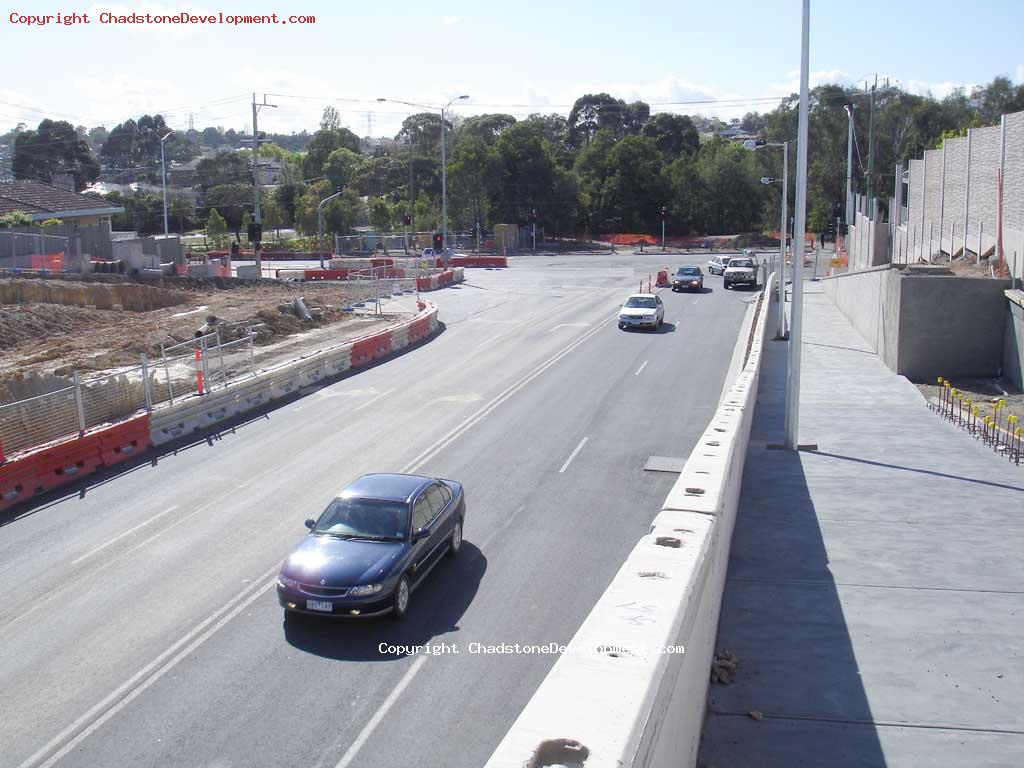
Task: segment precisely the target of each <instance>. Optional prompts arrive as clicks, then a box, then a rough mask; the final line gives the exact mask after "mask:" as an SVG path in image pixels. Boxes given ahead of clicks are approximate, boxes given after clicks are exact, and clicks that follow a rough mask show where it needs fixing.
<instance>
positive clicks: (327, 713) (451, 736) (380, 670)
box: [0, 254, 751, 768]
mask: <svg viewBox="0 0 1024 768" xmlns="http://www.w3.org/2000/svg"><path fill="white" fill-rule="evenodd" d="M663 261H665V259H664V258H663V257H658V256H657V255H655V256H646V255H645V256H633V255H628V256H625V255H622V254H618V255H610V254H609V255H602V256H545V255H537V256H527V257H519V258H515V259H513V260H512V261H511V263H512V266H511V267H510V268H509V269H507V270H495V271H490V270H467V281H466V283H464V284H463V285H461V286H458V287H455V288H450V289H447V290H444V291H441V292H438V293H434V294H432V295H431V298H432V299H433V300H436V301H437V303H438V305H439V306H440V317H441V320H442V322H443V323H444V325H445V327H444V329H443V331H442V332H441V333H440V334H439V335H438V336H437V337H435V338H434V339H433V340H431V341H430V342H429V343H427V344H425V345H422V346H420V347H418V348H416V349H414V350H412V351H410V352H408V353H406V354H403V355H400V356H398V357H396V358H394V359H392V360H389V361H387V362H385V363H383V364H380V365H377V366H375V367H373V368H370V369H367V370H363V371H361V372H359V373H357V374H356V375H353V376H350V377H348V378H346V379H343V380H341V381H338V382H336V383H334V384H332V385H329V386H327V387H324V388H321V389H318V390H316V391H314V392H312V393H310V394H308V395H307V396H306V397H303V398H300V399H296V400H293V401H291V402H288V403H286V404H284V405H282V406H280V407H278V408H276V409H274V410H271V411H269V412H268V413H266V414H264V415H260V416H258V417H253V418H251V419H249V420H247V421H246V422H244V423H242V424H239V425H237V426H236V427H235V428H234V429H231V430H228V431H225V432H223V433H220V434H217V435H212V436H209V437H206V438H203V439H198V440H194V441H193V442H191V443H190V444H187V445H182V446H178V447H177V449H176V450H175V451H174V452H171V453H166V454H165V455H162V456H160V457H159V458H158V459H157V460H156V461H155V462H146V463H141V464H140V465H138V466H135V467H132V468H131V469H129V470H127V471H122V472H119V473H116V474H112V475H111V476H109V477H103V478H101V479H99V480H97V481H90V482H88V483H87V484H86V485H84V486H82V487H81V488H76V489H73V490H71V491H69V492H67V493H66V494H64V495H63V496H62V497H60V498H58V499H53V500H47V501H46V502H45V503H42V504H40V505H37V506H36V507H35V508H30V509H19V510H15V514H13V515H8V516H6V517H3V518H0V649H2V652H0V691H2V696H0V708H2V717H0V745H3V746H2V749H0V765H2V766H5V767H6V766H12V767H15V768H27V767H28V766H43V765H46V766H49V765H58V764H59V765H61V766H120V765H125V766H127V765H132V766H154V765H160V766H218V767H227V766H246V767H248V766H328V767H329V768H334V767H335V766H337V767H338V768H345V767H346V766H349V765H351V766H355V767H364V768H366V767H369V766H388V767H393V766H399V765H418V766H426V767H429V766H452V767H458V766H467V767H469V766H479V765H482V764H483V763H484V762H485V761H486V759H487V757H488V756H489V755H490V753H491V752H492V750H493V748H494V747H495V746H496V745H497V743H498V742H499V741H500V739H501V738H502V736H503V735H504V734H505V732H506V730H507V729H508V727H509V726H510V725H511V723H512V722H513V720H514V719H515V717H516V716H517V715H518V713H519V712H520V710H521V709H522V707H523V706H524V705H525V703H526V702H527V701H528V700H529V698H530V696H531V695H532V693H533V691H534V690H535V689H536V687H537V685H538V684H539V683H540V682H541V681H542V680H543V678H544V676H545V675H546V674H547V672H548V670H549V669H550V668H551V666H552V665H553V664H554V662H555V659H556V657H555V656H554V655H552V654H541V653H526V654H518V655H517V654H514V653H473V652H471V651H472V650H474V648H475V646H472V644H473V643H480V644H484V645H495V644H515V643H520V644H543V643H565V642H567V641H568V640H569V639H570V638H571V637H572V635H573V634H574V633H575V630H576V629H577V628H578V626H579V625H580V623H581V622H582V620H583V619H584V618H585V617H586V615H587V613H588V612H589V611H590V610H591V607H592V606H593V604H594V602H595V601H596V599H597V598H598V596H599V595H600V594H601V593H602V591H603V590H604V589H605V587H606V586H607V584H608V583H609V581H610V580H611V578H612V577H613V575H614V574H615V572H616V571H617V570H618V568H619V566H620V564H621V562H622V560H623V558H624V557H625V555H626V553H627V552H628V551H629V550H630V548H631V547H632V546H633V545H634V544H635V542H636V539H637V538H638V537H639V536H641V535H642V534H643V533H644V532H645V531H646V530H647V526H648V524H649V522H650V520H651V519H652V518H653V517H654V515H655V514H656V513H657V511H658V509H659V507H660V504H661V502H662V500H663V499H664V497H665V495H666V494H667V492H668V490H669V488H670V487H671V485H672V483H673V482H674V481H675V478H676V476H675V475H671V474H665V473H647V472H644V471H643V469H642V468H643V466H644V464H645V463H646V461H647V459H648V457H649V456H651V455H657V456H679V457H685V456H686V455H688V453H689V452H690V450H691V448H692V447H693V444H694V442H695V440H696V438H697V436H698V435H699V434H700V433H701V431H702V430H703V429H704V427H705V426H706V424H707V422H708V420H709V418H710V416H711V414H712V413H713V411H714V408H715V406H716V404H717V402H718V398H719V394H720V390H721V387H722V383H723V378H724V376H725V373H726V370H727V368H728V366H729V360H730V357H731V354H732V350H733V346H734V343H735V340H736V336H737V332H738V330H739V326H740V324H741V321H742V318H743V314H744V312H745V310H746V305H745V303H744V300H745V299H748V298H749V297H750V296H751V294H749V293H744V292H742V291H737V292H734V291H724V290H722V288H721V278H716V277H709V279H708V286H709V288H710V290H706V292H705V293H703V294H700V295H694V294H673V293H672V292H671V291H667V290H666V291H662V296H663V300H664V302H665V304H666V310H667V312H666V321H667V322H666V325H665V326H664V328H663V329H662V330H661V331H659V332H657V333H650V332H623V331H619V330H618V328H617V327H616V324H615V321H614V316H615V314H616V310H617V309H618V306H619V305H620V303H621V301H622V300H623V298H624V297H625V295H627V294H628V293H629V292H630V291H633V290H636V289H637V287H638V282H639V280H640V279H641V277H643V278H644V279H646V276H647V275H648V274H653V273H656V271H657V268H658V267H659V266H664V264H663V263H662V262H663ZM684 263H701V260H700V259H699V257H697V256H694V257H673V259H672V261H671V264H670V266H672V267H675V266H677V265H679V264H684ZM368 471H407V472H408V471H415V472H419V473H423V474H432V475H436V476H441V477H450V478H455V479H458V480H460V481H461V482H463V483H464V484H465V487H466V492H467V505H468V512H467V520H466V531H465V534H466V545H465V546H464V548H463V551H462V553H461V554H460V556H459V557H458V558H457V559H455V560H448V561H445V562H443V563H441V564H440V565H439V566H438V567H437V568H436V569H435V570H434V572H433V573H432V574H431V576H430V577H429V578H428V579H427V580H426V581H425V582H424V584H423V586H422V587H421V588H420V589H419V590H417V591H416V592H415V593H414V594H413V599H412V604H411V607H410V612H409V615H408V617H407V620H406V621H405V622H403V623H401V624H398V623H394V622H390V621H387V620H384V621H376V622H364V623H334V622H327V621H316V620H299V621H294V620H289V621H287V622H286V621H284V620H283V617H282V611H281V610H280V608H279V607H278V605H277V601H276V596H275V594H274V591H273V583H274V577H275V576H276V572H277V569H278V567H279V565H280V563H281V561H282V560H283V559H284V558H285V557H286V556H287V555H288V553H289V552H290V550H291V548H292V547H293V546H294V544H295V543H296V542H298V541H299V540H300V539H301V538H302V536H303V535H304V533H305V529H304V528H303V526H302V521H303V520H304V519H305V518H306V517H311V516H313V517H315V516H316V515H317V514H318V513H319V512H320V510H321V509H322V508H323V507H324V506H325V505H326V503H327V502H328V501H329V500H330V498H331V497H332V495H333V494H334V493H335V492H336V491H337V490H338V489H340V488H341V487H342V486H344V485H345V484H346V483H347V482H349V481H350V480H351V479H353V478H354V477H356V476H357V475H359V474H361V473H363V472H368ZM381 644H384V645H385V646H395V645H421V644H433V645H434V646H435V647H442V648H446V649H447V650H448V651H449V652H448V653H446V654H442V655H428V654H423V653H419V654H408V653H403V652H395V651H393V650H390V651H389V650H388V649H385V652H383V653H382V652H381V651H380V647H381ZM441 644H446V645H445V646H441ZM456 648H457V649H458V651H459V652H458V653H454V652H451V651H452V649H456ZM571 703H572V691H566V704H567V706H571Z"/></svg>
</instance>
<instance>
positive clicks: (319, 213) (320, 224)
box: [316, 189, 342, 269]
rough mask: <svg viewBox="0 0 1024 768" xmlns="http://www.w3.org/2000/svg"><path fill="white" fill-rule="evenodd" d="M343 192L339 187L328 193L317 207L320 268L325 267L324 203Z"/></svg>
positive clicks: (317, 248) (317, 243)
mask: <svg viewBox="0 0 1024 768" xmlns="http://www.w3.org/2000/svg"><path fill="white" fill-rule="evenodd" d="M341 193H342V190H340V189H339V190H338V191H337V192H335V193H334V194H333V195H328V196H327V197H325V198H324V199H323V200H321V201H320V204H319V205H317V207H316V251H317V254H318V255H319V256H320V269H323V268H324V247H323V239H324V204H325V203H326V202H328V201H329V200H333V199H334V198H336V197H337V196H338V195H340V194H341Z"/></svg>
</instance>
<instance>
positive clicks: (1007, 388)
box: [917, 378, 1024, 423]
mask: <svg viewBox="0 0 1024 768" xmlns="http://www.w3.org/2000/svg"><path fill="white" fill-rule="evenodd" d="M949 381H950V385H951V386H953V387H955V388H956V389H957V391H959V392H963V393H964V397H966V398H968V399H970V400H972V401H974V403H975V404H976V405H978V406H979V407H978V413H980V414H981V415H983V416H991V415H992V413H993V411H992V406H993V404H994V403H996V402H998V401H1000V400H1005V401H1006V410H1005V412H1004V413H1003V416H1004V418H1005V417H1006V416H1016V417H1017V418H1018V419H1020V420H1021V422H1022V423H1024V393H1022V392H1020V391H1019V390H1017V389H1016V388H1015V387H1014V386H1013V384H1012V383H1011V382H1009V381H1007V380H1006V379H966V378H965V379H956V380H954V379H950V380H949ZM917 388H918V389H919V390H921V393H922V394H923V395H924V396H925V399H930V398H938V397H939V386H938V384H918V385H917Z"/></svg>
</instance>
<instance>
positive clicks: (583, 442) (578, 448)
mask: <svg viewBox="0 0 1024 768" xmlns="http://www.w3.org/2000/svg"><path fill="white" fill-rule="evenodd" d="M644 365H646V363H644ZM589 439H590V438H589V437H584V438H583V439H582V440H580V444H579V445H577V446H576V450H575V451H573V452H572V453H570V454H569V458H568V459H566V460H565V464H563V465H562V468H561V469H560V470H558V474H562V473H563V472H565V470H567V469H568V468H569V465H570V464H572V460H573V459H575V458H576V454H577V453H579V452H580V451H582V450H583V446H584V445H586V444H587V440H589Z"/></svg>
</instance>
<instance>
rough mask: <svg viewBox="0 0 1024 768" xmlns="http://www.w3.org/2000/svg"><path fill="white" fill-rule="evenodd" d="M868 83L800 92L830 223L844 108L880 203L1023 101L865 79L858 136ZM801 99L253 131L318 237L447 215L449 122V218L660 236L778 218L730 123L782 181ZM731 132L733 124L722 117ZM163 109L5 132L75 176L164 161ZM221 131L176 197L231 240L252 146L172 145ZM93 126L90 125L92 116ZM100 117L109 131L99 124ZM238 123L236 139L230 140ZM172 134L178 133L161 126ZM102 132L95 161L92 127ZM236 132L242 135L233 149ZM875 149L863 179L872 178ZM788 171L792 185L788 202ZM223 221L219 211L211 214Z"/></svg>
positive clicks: (271, 208) (756, 159) (609, 105)
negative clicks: (395, 128) (927, 162)
mask: <svg viewBox="0 0 1024 768" xmlns="http://www.w3.org/2000/svg"><path fill="white" fill-rule="evenodd" d="M869 98H870V95H869V93H867V92H865V91H864V90H863V89H854V88H848V87H843V86H839V85H823V86H819V87H817V88H815V89H813V90H812V91H811V94H810V115H809V117H810V120H809V144H808V196H807V199H808V227H809V229H810V230H811V231H817V230H819V229H821V228H824V226H825V222H826V221H827V218H828V216H829V215H830V211H831V210H832V206H833V205H834V204H835V203H836V202H838V201H842V200H843V198H844V195H845V182H846V137H847V112H846V107H847V106H848V105H849V106H851V107H852V109H853V114H854V125H855V134H856V137H857V144H856V150H855V152H854V169H853V179H854V182H853V184H854V190H855V191H858V192H865V191H867V189H868V186H869V182H870V188H871V190H872V192H873V194H876V195H878V196H879V197H881V198H882V199H883V201H884V200H885V199H886V198H888V197H889V196H890V195H891V194H892V190H893V170H894V166H895V164H896V163H897V162H905V161H906V160H908V159H909V158H911V157H919V156H920V155H921V153H922V152H923V151H924V150H925V149H929V148H933V147H935V146H937V145H939V144H941V141H942V140H943V139H944V137H949V136H956V135H961V134H962V133H963V132H964V131H965V130H966V129H967V128H970V127H972V126H980V125H989V124H994V123H997V122H998V120H999V116H1000V115H1001V114H1003V113H1007V112H1013V111H1019V110H1024V85H1015V84H1013V83H1012V82H1011V81H1010V80H1009V79H1007V78H1005V77H997V78H995V79H994V80H993V81H992V82H991V83H989V84H988V85H986V86H983V87H980V88H976V89H974V90H973V91H971V92H970V93H966V92H964V91H962V90H960V91H955V92H954V93H952V94H951V95H949V96H947V97H945V98H943V99H936V98H933V97H931V96H921V95H916V94H912V93H909V92H907V91H904V90H902V89H899V88H882V89H879V90H878V91H877V92H876V93H875V99H874V101H875V104H874V131H873V134H872V135H871V136H870V137H869V130H868V124H869V120H870V112H871V109H870V101H869ZM797 108H798V99H797V96H796V95H793V96H791V97H789V98H787V99H784V100H783V101H782V103H781V104H780V105H779V106H778V107H777V108H776V109H774V110H771V111H770V112H765V113H757V112H751V113H749V114H747V115H745V116H744V117H743V118H742V119H739V120H735V121H733V123H732V124H731V125H727V124H725V123H722V122H721V121H718V120H716V119H714V118H706V117H701V116H687V115H679V114H673V113H666V112H662V113H656V114H653V115H652V114H651V111H650V107H649V106H648V105H647V104H645V103H644V102H641V101H636V102H631V103H627V102H625V101H623V100H621V99H617V98H615V97H613V96H611V95H609V94H605V93H599V94H587V95H585V96H582V97H580V98H579V99H577V100H576V102H575V104H574V106H573V108H572V110H571V111H570V113H569V114H568V115H567V116H563V115H558V114H532V115H529V116H528V117H527V118H525V119H518V120H517V119H516V118H515V117H513V116H512V115H508V114H502V113H496V114H484V115H476V116H472V117H466V118H455V119H450V120H449V119H446V120H445V123H444V125H443V126H442V123H441V117H440V115H439V114H438V113H430V112H425V113H421V114H415V115H411V116H410V117H408V118H407V119H406V120H405V121H404V122H403V124H402V127H401V130H400V131H399V132H398V134H397V135H396V136H395V137H394V138H393V140H388V141H384V142H380V143H378V144H377V145H376V146H375V147H374V148H373V149H372V152H371V153H369V154H368V153H367V152H365V151H364V148H365V146H366V142H364V141H361V140H360V139H359V137H358V136H356V135H355V134H354V133H353V132H352V131H350V130H349V129H347V128H345V127H343V126H342V125H341V120H340V116H339V115H338V113H337V112H336V111H335V110H334V109H333V108H331V107H329V108H327V109H326V110H325V111H324V114H323V118H322V119H321V122H320V126H319V128H318V130H316V131H315V132H313V133H312V134H307V133H306V132H302V134H292V136H291V138H290V139H289V138H288V137H280V136H264V138H265V139H267V140H268V143H265V144H263V145H261V147H260V155H261V156H262V157H264V158H267V159H274V160H276V161H277V162H278V163H279V164H280V165H281V172H280V174H279V176H278V178H277V180H276V182H277V183H276V184H275V185H274V187H273V189H267V190H266V191H265V193H264V197H263V211H262V212H263V216H264V231H270V232H272V231H273V230H275V229H278V228H282V227H289V228H290V227H295V228H296V229H298V230H299V231H300V232H302V233H305V234H313V233H315V232H316V230H317V205H318V203H319V202H320V200H322V199H324V198H325V197H327V196H328V195H331V194H333V193H335V192H340V194H339V195H338V196H337V197H335V198H334V199H333V200H332V201H331V202H330V203H328V204H327V205H325V207H324V225H325V230H326V231H327V232H329V233H332V234H333V233H347V232H350V231H351V230H352V228H353V227H356V226H360V225H367V224H369V225H372V226H374V227H375V228H377V229H383V230H394V229H399V230H400V229H401V228H402V226H403V223H402V222H403V219H404V217H405V216H410V217H412V219H413V227H414V228H415V229H416V230H420V231H424V230H432V229H436V228H438V227H439V226H440V218H441V216H440V213H441V211H440V208H441V166H440V146H439V145H440V136H441V131H442V128H443V130H444V132H445V142H446V146H447V149H448V165H447V173H448V179H447V182H448V216H449V226H450V227H452V228H456V229H470V228H472V227H475V226H476V225H477V224H480V225H482V226H484V227H490V226H493V225H494V224H495V223H513V224H514V223H518V224H528V223H530V222H531V221H534V220H536V221H537V223H538V224H539V225H540V226H542V227H544V228H545V229H546V230H547V232H548V233H549V234H560V235H578V234H584V233H588V234H602V233H615V232H637V233H656V232H657V231H659V229H660V218H659V213H660V210H661V208H662V206H664V207H665V208H666V209H667V210H668V217H667V227H666V228H667V231H668V233H669V234H673V235H677V234H678V235H685V234H690V233H701V234H736V233H741V232H751V231H756V230H760V229H775V228H776V227H777V224H776V222H777V220H778V215H779V202H780V201H779V194H778V191H777V189H776V188H774V187H769V186H765V185H762V184H761V183H760V178H761V177H762V176H774V177H780V176H781V175H782V174H781V167H780V166H781V152H778V151H774V150H763V151H757V152H751V151H748V150H747V149H745V148H744V147H743V145H742V143H741V142H740V141H736V140H735V139H734V138H733V137H734V135H735V134H736V133H740V132H742V133H745V134H747V135H753V136H757V137H760V138H763V139H765V140H766V141H768V142H781V141H787V140H788V141H790V143H791V152H790V153H789V154H790V168H789V172H790V175H791V178H792V176H793V174H794V173H795V165H796V142H795V137H796V128H797V112H798V109H797ZM725 128H733V129H738V130H734V131H724V133H725V136H723V135H719V134H721V133H723V130H724V129H725ZM165 129H166V125H165V124H164V122H163V118H162V117H160V116H152V117H151V116H148V115H145V116H142V117H141V118H140V119H139V120H137V121H126V122H125V123H122V124H121V125H119V126H116V127H115V128H114V129H113V130H111V131H109V132H107V133H106V134H105V135H103V136H100V135H98V134H97V135H96V136H95V139H90V136H92V135H93V131H85V129H84V128H82V127H81V126H80V127H79V128H78V129H75V128H73V127H72V126H71V125H70V124H69V123H61V122H59V121H56V122H55V121H50V120H45V121H43V123H41V124H40V126H39V128H37V129H35V130H28V129H24V130H20V131H18V132H17V134H16V135H15V136H14V137H13V145H14V160H13V166H14V174H15V177H16V178H39V179H41V180H44V181H47V180H49V178H50V177H51V176H52V174H54V173H57V172H61V171H63V172H72V173H73V174H74V176H75V179H76V183H77V184H79V188H84V186H85V185H86V184H88V183H90V182H91V181H92V180H94V179H95V178H97V177H98V175H99V164H100V162H102V163H104V164H105V165H110V166H121V167H151V166H152V164H153V158H154V156H155V157H156V163H157V168H159V149H160V147H159V136H160V135H162V132H163V131H165ZM210 130H213V132H214V133H217V134H218V135H220V136H222V137H223V144H222V145H220V146H221V148H222V149H224V150H225V151H222V152H221V153H220V154H217V155H215V156H213V157H207V158H205V159H203V160H201V161H200V162H199V163H198V166H197V168H196V172H195V178H194V190H195V193H196V194H195V199H194V201H193V200H189V199H186V198H182V197H180V196H172V212H171V214H170V218H171V220H172V226H173V227H174V228H175V229H178V228H181V229H188V228H191V227H194V226H203V225H204V224H206V223H207V221H208V218H209V217H210V215H211V214H212V212H214V211H216V214H217V217H218V219H220V220H223V222H224V225H225V226H226V228H227V231H228V232H229V233H234V235H235V236H238V234H239V233H240V232H241V231H242V229H243V222H244V220H245V217H246V216H247V215H249V216H251V215H252V208H253V204H252V201H253V194H252V193H253V190H252V170H251V155H250V154H248V153H247V152H245V151H244V150H237V149H232V148H231V144H232V142H231V141H230V140H229V139H228V135H227V133H226V132H223V131H219V130H218V129H206V130H204V131H201V132H191V133H193V134H196V136H198V139H196V137H192V138H190V137H189V136H187V135H186V136H183V137H181V140H180V141H178V142H177V143H174V144H170V141H171V139H169V140H168V142H169V143H168V146H166V147H165V150H167V151H168V152H170V153H171V155H170V156H173V157H174V158H175V159H183V158H187V157H190V156H194V154H193V152H194V151H195V147H196V146H198V145H197V144H195V143H192V141H193V139H196V141H199V142H208V141H213V140H214V137H213V136H210V137H207V136H206V134H207V132H208V131H210ZM94 131H95V129H94ZM104 131H105V129H104ZM240 136H241V134H235V135H234V136H233V137H232V138H239V141H240ZM172 138H173V137H172ZM101 139H102V144H101V148H100V151H99V161H98V160H97V157H96V154H95V152H94V151H93V149H92V145H91V143H90V141H91V140H95V141H99V140H101ZM236 146H237V145H236ZM869 152H871V153H872V154H873V157H874V160H873V169H874V175H873V176H872V177H871V178H870V179H869V177H868V168H869V166H870V165H871V163H870V162H869V158H868V155H869ZM794 198H795V184H791V185H790V201H789V204H790V206H792V204H793V201H794ZM114 199H115V200H116V201H117V202H118V203H119V204H121V205H124V207H125V208H126V209H127V212H126V214H125V215H124V216H123V217H122V220H120V221H115V226H117V227H120V226H126V227H127V228H133V229H138V230H140V231H144V232H149V231H159V230H160V229H162V201H160V200H159V196H158V195H156V196H155V195H151V194H149V195H147V194H135V195H118V196H115V197H114ZM217 227H218V229H219V227H220V222H219V221H218V222H217Z"/></svg>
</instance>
